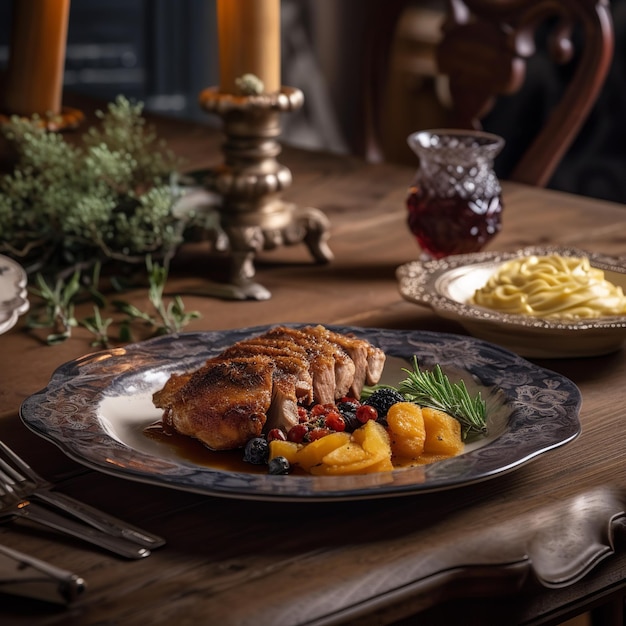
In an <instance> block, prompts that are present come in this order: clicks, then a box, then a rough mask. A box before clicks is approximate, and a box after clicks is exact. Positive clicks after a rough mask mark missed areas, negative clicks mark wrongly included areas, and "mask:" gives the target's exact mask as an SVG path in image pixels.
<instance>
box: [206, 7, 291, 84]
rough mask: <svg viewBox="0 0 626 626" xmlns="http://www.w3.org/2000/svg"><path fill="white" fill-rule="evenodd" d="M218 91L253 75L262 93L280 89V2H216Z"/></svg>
mask: <svg viewBox="0 0 626 626" xmlns="http://www.w3.org/2000/svg"><path fill="white" fill-rule="evenodd" d="M217 25H218V38H219V54H220V63H219V66H220V91H221V92H222V93H231V94H233V93H234V94H236V93H238V92H239V89H238V87H237V84H236V81H237V79H238V78H240V77H241V76H243V75H244V74H254V75H255V76H256V77H257V78H259V79H260V80H261V81H262V82H263V85H264V91H265V92H266V93H271V92H275V91H279V90H280V86H281V85H280V0H217Z"/></svg>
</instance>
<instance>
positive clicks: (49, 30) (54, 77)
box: [0, 0, 70, 117]
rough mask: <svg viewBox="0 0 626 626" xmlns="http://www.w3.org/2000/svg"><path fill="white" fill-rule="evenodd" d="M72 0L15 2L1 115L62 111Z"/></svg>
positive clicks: (41, 113)
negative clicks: (68, 24)
mask: <svg viewBox="0 0 626 626" xmlns="http://www.w3.org/2000/svg"><path fill="white" fill-rule="evenodd" d="M69 10H70V0H14V2H13V22H12V29H11V47H10V56H9V63H8V66H7V71H6V79H5V86H4V92H3V93H2V94H0V96H1V106H0V108H1V109H3V110H2V112H3V113H6V114H10V115H13V114H15V115H22V116H25V117H30V116H32V115H34V114H39V115H41V116H44V115H46V114H48V113H52V114H59V113H60V112H61V100H62V94H63V70H64V66H65V49H66V45H67V23H68V19H69Z"/></svg>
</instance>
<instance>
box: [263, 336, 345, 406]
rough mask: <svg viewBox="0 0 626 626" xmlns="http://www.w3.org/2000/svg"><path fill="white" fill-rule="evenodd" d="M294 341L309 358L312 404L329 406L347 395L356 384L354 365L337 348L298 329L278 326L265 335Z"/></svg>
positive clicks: (342, 351) (343, 352)
mask: <svg viewBox="0 0 626 626" xmlns="http://www.w3.org/2000/svg"><path fill="white" fill-rule="evenodd" d="M264 336H265V337H269V338H280V339H291V340H292V341H293V342H294V343H295V344H296V345H299V346H301V347H303V348H304V349H305V350H306V352H307V355H308V357H309V362H310V364H311V374H312V376H313V401H314V402H319V403H320V404H330V403H332V402H334V401H335V400H337V399H339V398H341V397H342V396H344V395H346V393H348V389H350V386H351V385H352V382H353V380H354V371H355V367H354V362H353V361H352V359H351V358H350V357H349V356H348V355H347V354H346V353H345V351H344V350H343V349H342V348H340V347H339V346H338V345H336V344H334V343H331V342H330V341H328V340H326V339H324V338H322V337H317V336H315V335H312V334H310V333H307V332H305V331H303V330H299V329H297V328H288V327H286V326H277V327H275V328H272V329H271V330H269V331H268V332H267V333H265V335H264Z"/></svg>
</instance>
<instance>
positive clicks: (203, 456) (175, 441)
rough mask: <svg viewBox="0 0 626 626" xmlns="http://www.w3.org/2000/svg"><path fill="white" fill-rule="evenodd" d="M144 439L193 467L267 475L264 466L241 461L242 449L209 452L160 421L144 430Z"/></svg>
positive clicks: (194, 440)
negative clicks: (200, 466) (170, 450)
mask: <svg viewBox="0 0 626 626" xmlns="http://www.w3.org/2000/svg"><path fill="white" fill-rule="evenodd" d="M143 433H144V435H145V436H146V437H148V438H150V439H153V440H154V441H157V442H158V443H161V444H165V445H167V446H169V447H170V448H172V449H173V450H174V451H175V453H176V455H177V456H179V457H180V458H182V459H185V460H186V461H191V462H192V463H194V464H195V465H204V466H206V467H212V468H214V469H218V470H224V471H228V472H244V473H248V474H267V466H266V465H253V464H252V463H246V462H245V461H244V460H243V449H238V450H223V451H219V452H218V451H215V450H209V448H207V447H206V446H204V445H203V444H202V443H200V442H199V441H198V440H197V439H194V438H193V437H188V436H187V435H181V434H179V433H177V432H176V431H175V430H173V429H172V428H169V427H167V426H166V425H165V424H164V423H163V422H162V421H158V422H155V423H154V424H150V426H147V427H146V428H144V430H143Z"/></svg>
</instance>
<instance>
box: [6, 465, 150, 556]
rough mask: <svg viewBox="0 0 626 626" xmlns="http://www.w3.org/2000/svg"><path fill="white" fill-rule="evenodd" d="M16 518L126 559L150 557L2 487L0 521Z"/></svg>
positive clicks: (128, 543) (132, 545) (130, 544)
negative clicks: (85, 542) (80, 540)
mask: <svg viewBox="0 0 626 626" xmlns="http://www.w3.org/2000/svg"><path fill="white" fill-rule="evenodd" d="M3 480H4V477H3V476H2V473H1V472H0V481H3ZM15 518H19V519H24V520H29V521H31V522H34V523H36V524H40V525H41V526H45V527H47V528H52V529H54V530H57V531H59V532H62V533H65V534H66V535H69V536H71V537H75V538H77V539H82V540H83V541H87V542H88V543H91V544H93V545H95V546H98V547H99V548H103V549H105V550H109V551H110V552H113V553H115V554H117V555H119V556H123V557H125V558H127V559H142V558H144V557H147V556H149V555H150V550H148V548H144V547H143V546H138V545H137V544H136V543H133V542H131V541H128V540H127V539H123V538H122V537H115V536H113V535H108V534H107V533H103V532H102V531H100V530H98V529H97V528H93V527H91V526H88V525H87V524H83V523H81V522H77V521H74V520H72V519H70V518H68V517H64V516H63V515H59V514H58V513H55V512H54V511H51V510H50V509H47V508H46V507H45V506H42V505H40V504H37V503H36V502H31V501H30V500H28V499H26V498H20V497H18V496H17V494H16V493H15V492H12V491H11V489H10V488H7V485H6V484H0V520H2V519H15Z"/></svg>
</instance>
